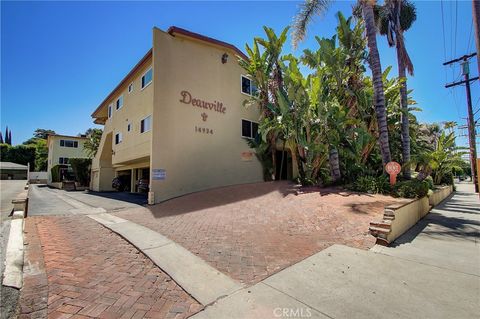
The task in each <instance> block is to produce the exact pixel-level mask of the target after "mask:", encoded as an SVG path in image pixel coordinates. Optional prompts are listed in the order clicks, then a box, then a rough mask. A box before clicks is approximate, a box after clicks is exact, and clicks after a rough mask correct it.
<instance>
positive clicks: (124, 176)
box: [117, 170, 132, 192]
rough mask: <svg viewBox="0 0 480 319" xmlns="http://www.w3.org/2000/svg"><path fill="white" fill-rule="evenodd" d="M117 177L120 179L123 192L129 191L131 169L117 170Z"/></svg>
mask: <svg viewBox="0 0 480 319" xmlns="http://www.w3.org/2000/svg"><path fill="white" fill-rule="evenodd" d="M117 177H118V178H119V179H120V181H121V183H122V185H124V187H123V191H124V192H130V190H131V185H132V171H131V170H125V171H118V172H117Z"/></svg>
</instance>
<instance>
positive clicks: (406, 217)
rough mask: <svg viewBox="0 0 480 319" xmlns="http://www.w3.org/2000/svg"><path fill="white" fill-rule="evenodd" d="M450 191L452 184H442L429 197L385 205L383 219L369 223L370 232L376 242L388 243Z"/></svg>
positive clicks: (413, 223) (380, 243)
mask: <svg viewBox="0 0 480 319" xmlns="http://www.w3.org/2000/svg"><path fill="white" fill-rule="evenodd" d="M452 191H453V186H442V187H440V188H438V189H436V190H435V191H434V192H433V194H431V195H430V196H429V197H427V196H425V197H422V198H419V199H416V200H412V201H411V202H409V203H406V204H401V205H391V206H387V207H385V210H384V213H383V220H382V221H380V222H371V223H370V234H372V235H373V236H374V237H376V238H377V244H379V245H389V244H390V243H392V242H393V241H394V240H395V239H397V238H398V237H400V236H401V235H403V234H404V233H405V232H406V231H407V230H409V229H410V228H411V227H412V226H414V225H415V224H416V223H417V222H418V221H419V220H420V219H422V218H423V217H425V215H427V214H428V213H429V211H430V208H431V207H432V206H435V205H438V204H439V203H440V202H442V201H443V200H444V199H445V198H447V197H448V196H449V195H450V194H451V193H452Z"/></svg>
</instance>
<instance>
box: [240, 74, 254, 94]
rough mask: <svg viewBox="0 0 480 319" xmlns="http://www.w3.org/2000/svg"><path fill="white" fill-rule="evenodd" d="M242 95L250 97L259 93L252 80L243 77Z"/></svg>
mask: <svg viewBox="0 0 480 319" xmlns="http://www.w3.org/2000/svg"><path fill="white" fill-rule="evenodd" d="M242 93H245V94H248V95H255V94H256V93H257V87H256V86H255V84H254V83H253V81H252V80H250V79H249V78H247V77H246V76H243V75H242Z"/></svg>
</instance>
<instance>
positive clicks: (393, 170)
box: [385, 162, 402, 186]
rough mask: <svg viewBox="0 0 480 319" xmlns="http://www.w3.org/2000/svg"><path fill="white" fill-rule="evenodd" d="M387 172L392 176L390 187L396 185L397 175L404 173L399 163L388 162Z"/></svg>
mask: <svg viewBox="0 0 480 319" xmlns="http://www.w3.org/2000/svg"><path fill="white" fill-rule="evenodd" d="M385 171H386V172H387V173H388V174H389V175H390V185H392V186H393V185H395V183H396V182H397V175H398V173H400V172H401V171H402V166H401V165H400V164H398V163H397V162H388V163H387V164H386V165H385Z"/></svg>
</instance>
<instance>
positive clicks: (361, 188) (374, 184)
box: [352, 175, 391, 194]
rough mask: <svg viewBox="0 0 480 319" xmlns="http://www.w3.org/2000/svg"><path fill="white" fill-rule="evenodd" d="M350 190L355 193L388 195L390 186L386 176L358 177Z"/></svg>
mask: <svg viewBox="0 0 480 319" xmlns="http://www.w3.org/2000/svg"><path fill="white" fill-rule="evenodd" d="M352 189H353V190H354V191H357V192H362V193H370V194H388V193H390V192H391V186H390V183H389V180H388V177H386V176H383V175H382V176H379V177H375V176H360V177H358V178H357V180H356V181H355V182H354V183H353V185H352Z"/></svg>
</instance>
